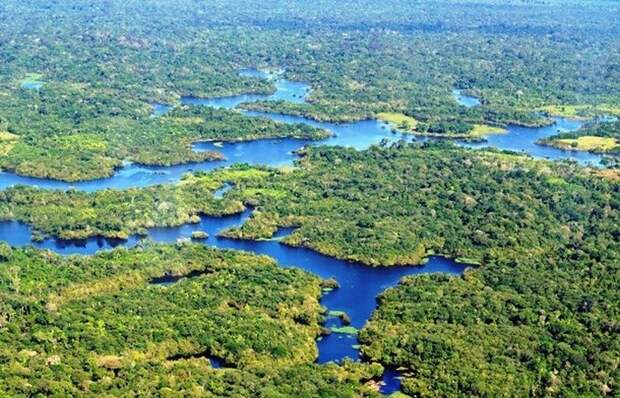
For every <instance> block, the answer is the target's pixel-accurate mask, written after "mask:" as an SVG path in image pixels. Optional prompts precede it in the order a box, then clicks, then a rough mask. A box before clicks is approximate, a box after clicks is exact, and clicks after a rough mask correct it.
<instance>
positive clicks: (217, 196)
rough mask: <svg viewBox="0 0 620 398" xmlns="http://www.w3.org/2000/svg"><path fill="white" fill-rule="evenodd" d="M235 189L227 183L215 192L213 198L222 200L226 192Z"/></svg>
mask: <svg viewBox="0 0 620 398" xmlns="http://www.w3.org/2000/svg"><path fill="white" fill-rule="evenodd" d="M232 188H233V185H232V184H229V183H225V184H224V185H222V186H221V187H220V188H218V189H217V190H216V191H215V192H213V197H214V198H215V199H222V198H223V197H224V195H225V194H226V192H228V191H230V190H231V189H232Z"/></svg>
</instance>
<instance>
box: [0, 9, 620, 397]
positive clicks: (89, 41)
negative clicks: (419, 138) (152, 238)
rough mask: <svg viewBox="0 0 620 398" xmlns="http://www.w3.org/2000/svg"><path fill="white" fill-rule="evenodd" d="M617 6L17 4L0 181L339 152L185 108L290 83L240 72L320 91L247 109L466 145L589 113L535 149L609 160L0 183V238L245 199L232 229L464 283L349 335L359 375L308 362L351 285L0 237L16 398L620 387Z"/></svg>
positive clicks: (408, 157) (189, 251) (215, 261)
mask: <svg viewBox="0 0 620 398" xmlns="http://www.w3.org/2000/svg"><path fill="white" fill-rule="evenodd" d="M619 16H620V3H619V2H618V1H615V0H598V1H595V0H540V1H539V0H505V1H500V0H385V1H382V2H378V1H376V0H342V1H336V0H318V1H314V2H309V1H300V0H292V1H287V2H282V1H279V0H261V1H258V0H232V1H231V0H210V1H199V0H176V1H169V0H101V1H91V0H3V1H1V2H0V26H1V29H0V168H1V169H2V170H7V171H11V172H15V173H17V174H20V175H28V176H36V177H43V178H53V179H59V180H64V181H81V180H91V179H97V178H101V177H106V176H110V175H112V174H113V173H114V172H115V170H116V169H118V168H119V167H122V166H123V165H124V164H126V163H127V162H135V163H140V164H145V165H159V166H171V165H177V164H183V163H191V162H202V161H218V160H221V159H222V156H223V155H222V154H221V153H218V152H216V151H206V152H200V151H194V150H193V144H194V143H196V142H200V141H239V140H255V139H263V138H303V139H310V140H319V139H323V138H326V137H327V136H328V134H329V132H327V131H324V130H321V129H317V128H313V127H310V126H308V125H304V124H285V123H280V122H276V121H272V120H270V119H267V118H263V117H250V116H247V115H245V114H244V113H242V112H241V111H238V110H226V109H212V108H209V107H206V106H191V105H183V104H182V101H181V98H182V97H184V96H194V97H205V98H211V97H217V96H229V95H238V94H244V93H254V94H271V93H273V92H274V91H275V90H276V80H275V78H269V79H266V78H260V77H252V76H249V75H244V74H242V73H241V74H240V70H242V69H244V68H255V69H259V70H263V71H270V72H275V71H277V73H275V74H274V76H276V75H277V76H278V78H283V79H288V80H290V81H298V82H304V83H307V84H308V86H309V87H310V91H309V93H308V97H307V101H306V102H304V103H297V102H295V103H293V102H286V101H269V100H265V101H258V102H252V103H245V104H241V105H240V108H241V109H250V110H262V111H270V112H280V113H284V114H290V115H302V116H306V117H309V118H312V119H315V120H321V121H333V122H349V121H357V120H364V119H375V118H376V119H380V120H383V121H385V122H388V123H390V124H391V125H392V126H393V127H395V128H396V129H397V130H400V131H401V132H410V133H411V132H415V133H417V134H419V135H427V136H439V137H445V138H453V139H456V138H458V139H480V138H481V137H482V136H484V135H485V134H490V133H493V134H495V133H498V134H499V133H502V131H503V129H502V128H503V127H505V126H506V125H507V124H518V125H522V126H540V125H547V124H550V123H552V117H553V116H565V117H569V118H580V119H582V120H584V121H585V124H584V128H582V129H580V130H578V131H575V132H570V133H559V134H557V135H555V136H552V137H549V138H547V139H545V140H543V141H540V142H539V143H541V144H545V145H552V146H555V147H559V148H563V149H570V150H584V151H592V152H597V153H604V154H605V160H604V163H605V164H606V165H608V166H610V167H608V168H594V167H584V166H580V165H579V164H577V163H575V162H571V161H557V162H551V161H547V160H535V159H533V158H531V157H528V156H524V155H523V154H517V153H510V152H502V151H498V150H492V149H484V150H473V149H466V148H462V147H458V146H456V145H454V144H452V143H450V142H445V141H436V142H427V143H413V144H412V143H407V142H405V141H404V140H403V141H400V142H397V143H394V144H388V143H387V140H384V143H382V144H381V145H376V146H371V147H370V148H369V149H367V150H364V151H357V150H354V149H352V148H342V147H326V146H319V147H314V146H311V147H307V148H304V149H302V150H300V151H299V155H300V157H299V158H298V160H297V161H296V163H295V165H294V166H293V167H288V166H287V167H283V168H277V169H276V168H269V167H263V166H250V165H247V164H235V165H232V166H230V167H227V168H220V169H217V170H214V171H211V172H200V173H195V174H187V175H185V176H184V177H183V178H182V179H181V180H180V181H179V182H177V183H173V184H172V183H171V184H166V185H157V186H150V187H145V188H130V189H124V190H114V189H102V190H96V191H94V192H82V191H76V190H73V189H71V190H67V191H62V190H46V189H41V188H38V187H34V186H12V187H9V188H7V189H5V190H2V191H0V221H5V220H18V221H21V222H24V223H27V224H28V225H29V226H31V229H32V232H33V239H34V240H43V239H45V238H48V237H60V238H64V239H85V238H89V237H98V236H103V237H108V238H120V239H128V238H129V237H130V236H131V235H134V234H137V235H143V236H147V235H148V229H149V228H152V227H174V226H180V225H183V224H187V223H197V222H199V221H200V217H201V216H202V215H210V216H224V215H231V214H238V213H241V212H243V211H246V210H248V209H251V210H252V215H251V216H250V217H249V218H248V219H247V221H245V223H244V224H243V225H240V226H238V227H234V228H232V229H229V230H226V231H223V232H221V235H222V237H226V238H229V239H247V240H261V239H272V238H274V235H275V234H276V232H277V231H278V230H279V229H281V228H286V227H290V228H292V231H293V232H291V234H290V235H288V236H286V237H284V238H280V237H278V238H277V239H278V241H279V242H281V243H282V244H286V245H290V246H296V247H306V248H309V249H312V250H315V251H317V252H320V253H322V254H325V255H328V256H332V257H335V258H338V259H343V260H349V261H355V262H359V263H362V264H363V265H367V266H368V267H394V266H396V265H419V264H423V263H424V262H425V261H426V259H427V258H428V257H429V256H432V255H443V256H447V257H451V258H454V259H456V260H457V261H459V262H463V263H466V264H469V265H470V266H469V268H467V270H466V271H465V273H464V274H463V275H462V276H460V277H448V276H446V275H438V274H435V275H418V276H415V277H413V276H412V277H406V278H404V279H402V280H401V281H400V283H399V284H398V285H397V286H395V287H393V288H390V289H388V290H386V291H384V292H383V293H382V294H381V295H380V296H379V297H378V302H377V304H378V307H377V310H376V311H375V312H374V314H373V315H372V317H371V319H370V320H369V321H368V322H367V324H366V325H365V326H364V327H363V328H361V329H360V330H359V333H358V334H357V336H358V339H359V348H360V352H361V354H362V356H363V359H362V360H361V361H351V360H344V361H342V362H341V363H327V364H320V365H319V364H317V363H316V359H317V357H318V346H317V339H319V338H320V337H321V336H322V335H323V334H324V333H327V332H328V330H327V329H326V328H325V324H324V322H325V321H326V319H327V317H328V316H329V315H328V314H326V309H325V308H324V307H323V306H322V305H321V302H320V300H321V295H322V291H323V290H322V289H324V288H326V287H329V288H332V287H334V285H336V284H337V282H336V281H335V280H321V279H320V278H319V277H317V276H315V275H312V274H310V273H308V272H305V271H303V270H300V269H295V268H283V267H280V266H279V265H278V264H277V263H276V262H275V261H274V260H273V259H271V258H269V257H266V256H258V255H254V254H251V253H245V252H238V251H229V250H217V249H213V248H208V247H206V246H205V245H201V244H197V243H188V242H184V241H179V242H178V243H177V244H169V245H159V244H154V243H152V242H149V241H148V239H145V240H143V241H140V242H139V243H138V244H137V246H136V247H135V248H133V249H125V248H117V249H114V250H110V251H104V252H99V253H96V254H94V255H92V256H68V257H62V256H59V255H57V254H54V253H53V252H51V251H44V250H36V249H34V248H32V247H26V248H12V247H10V246H9V245H7V244H6V243H2V242H0V396H11V397H12V396H18V397H31V396H32V397H43V396H59V397H65V396H88V397H90V396H92V397H95V396H97V397H99V396H162V397H188V396H189V397H203V396H207V397H254V396H256V397H260V398H284V397H301V398H314V397H322V398H332V397H346V398H353V397H379V396H380V394H379V393H378V392H377V391H376V390H377V383H376V382H377V380H378V378H379V377H380V375H381V374H382V373H383V370H384V369H385V368H394V369H398V370H399V371H400V372H401V374H402V375H403V382H402V391H403V393H406V394H408V396H410V397H461V396H482V397H501V396H509V397H512V396H514V397H527V396H531V397H549V396H551V397H595V396H618V395H619V394H620V370H619V369H618V366H619V364H620V363H619V358H620V338H618V336H620V290H619V288H618V287H619V286H620V167H618V166H620V156H618V155H619V154H620V144H619V143H620V130H619V129H620V122H619V121H617V120H616V121H611V122H610V120H612V119H610V118H609V117H610V116H614V115H615V116H620V40H619V38H620V23H619V21H620V17H619ZM454 90H457V91H459V92H462V93H463V94H466V95H468V96H472V97H475V98H476V99H478V100H479V102H480V103H479V104H478V105H475V106H471V107H468V106H465V105H461V104H459V102H458V101H457V98H456V97H455V95H454ZM157 104H167V106H169V107H170V109H169V110H168V111H167V112H165V113H162V114H158V113H157V112H154V106H156V105H157ZM515 137H516V135H515ZM516 138H518V137H516ZM137 184H138V182H137V183H136V185H137ZM229 185H230V187H231V188H230V190H226V191H225V192H224V193H223V194H222V195H218V194H216V192H217V191H218V190H219V189H220V188H222V187H228V186H229ZM220 193H221V191H220ZM209 232H210V231H209ZM203 234H204V233H203ZM194 237H195V238H196V240H199V239H198V238H200V237H203V238H204V236H201V234H200V231H195V235H194ZM228 243H230V242H228ZM273 245H274V246H276V245H277V243H275V242H274V243H273ZM346 269H347V270H349V268H346ZM355 269H356V272H357V271H358V269H357V267H355ZM360 269H364V270H370V271H373V272H374V271H377V272H391V271H399V270H400V269H396V268H391V269H386V268H382V269H376V270H375V269H372V270H371V269H370V268H363V267H360ZM352 272H353V271H352ZM343 286H344V285H343ZM355 286H359V287H358V289H359V294H360V295H363V294H366V292H365V290H364V286H363V284H360V285H355ZM341 292H342V291H341ZM341 292H340V293H341ZM330 309H331V310H333V314H336V313H339V310H340V309H339V308H331V307H330ZM341 320H342V321H343V324H342V325H343V327H344V328H347V327H348V328H351V329H354V328H353V327H352V326H346V323H348V322H344V321H345V320H351V319H350V318H349V315H347V313H344V312H342V317H341ZM355 320H356V321H357V320H358V319H355ZM355 326H356V327H357V326H358V325H355ZM337 327H338V326H336V327H335V328H337ZM332 337H333V336H332ZM340 337H343V336H340ZM343 338H344V337H343ZM323 341H324V342H326V341H328V340H327V339H325V340H323ZM346 348H347V349H350V348H351V347H346ZM220 365H221V366H220ZM397 396H401V395H397Z"/></svg>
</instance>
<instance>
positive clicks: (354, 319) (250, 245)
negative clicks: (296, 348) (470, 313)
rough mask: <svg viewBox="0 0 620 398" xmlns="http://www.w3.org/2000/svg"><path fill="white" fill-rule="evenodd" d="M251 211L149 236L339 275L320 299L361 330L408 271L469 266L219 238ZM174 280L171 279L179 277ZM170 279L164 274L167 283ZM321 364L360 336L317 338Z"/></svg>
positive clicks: (17, 242) (73, 247)
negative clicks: (194, 238) (410, 263)
mask: <svg viewBox="0 0 620 398" xmlns="http://www.w3.org/2000/svg"><path fill="white" fill-rule="evenodd" d="M251 212H252V210H250V209H248V210H246V211H244V212H243V213H240V214H236V215H233V216H228V217H221V218H220V217H209V216H203V217H202V219H201V221H200V222H199V223H197V224H186V225H183V226H180V227H175V228H152V229H150V230H149V231H148V238H149V239H150V240H152V241H154V242H160V243H174V242H178V241H184V240H187V239H189V238H190V237H191V235H192V232H193V231H205V232H207V233H208V234H209V238H208V239H205V240H203V241H201V242H202V243H204V244H206V245H208V246H210V247H216V248H222V249H235V250H244V251H248V252H252V253H256V254H264V255H268V256H270V257H273V258H274V259H276V260H277V261H278V263H279V264H280V265H281V266H283V267H297V268H301V269H304V270H306V271H308V272H311V273H314V274H316V275H319V276H320V277H322V278H325V279H327V278H334V279H336V280H337V281H338V283H339V284H340V287H339V288H338V289H335V290H333V291H331V292H329V293H326V294H325V295H324V297H323V298H322V300H321V303H322V304H323V305H324V306H325V307H326V308H328V309H329V310H339V311H344V312H346V313H347V314H348V315H349V317H350V318H351V326H354V327H356V328H358V329H359V328H361V327H363V326H364V324H365V322H366V321H367V320H368V318H369V317H370V315H371V314H372V312H373V311H374V309H375V307H376V299H375V298H376V297H377V295H378V294H379V293H381V292H382V291H383V290H385V289H387V288H389V287H392V286H394V285H396V284H397V283H398V281H399V280H400V278H402V277H403V276H406V275H416V274H420V273H430V272H444V273H448V274H453V275H458V274H461V273H462V272H463V270H464V269H465V266H464V265H462V264H457V263H455V262H454V261H452V260H449V259H446V258H442V257H431V258H430V259H429V262H428V263H427V264H425V265H423V266H414V267H406V266H399V267H387V268H372V267H368V266H366V265H363V264H359V263H353V262H347V261H343V260H338V259H335V258H333V257H329V256H325V255H322V254H320V253H317V252H315V251H313V250H310V249H306V248H296V247H290V246H287V245H285V244H282V243H280V241H279V240H278V239H274V240H267V241H246V240H234V239H226V238H220V237H218V236H217V234H218V232H220V231H222V230H226V229H229V228H231V227H234V226H238V225H241V224H242V223H243V222H245V221H246V220H247V218H248V217H249V216H250V215H251ZM293 231H294V228H287V229H281V230H280V231H279V233H278V234H277V235H278V236H277V237H280V238H281V237H283V236H286V235H288V234H290V233H292V232H293ZM0 237H2V238H3V239H4V240H6V241H7V242H8V243H9V244H10V245H12V246H25V245H33V246H35V247H37V248H40V249H49V250H52V251H54V252H57V253H60V254H63V255H68V254H84V255H86V254H93V253H95V252H96V251H98V250H101V249H110V248H113V247H117V246H121V245H122V246H125V247H133V246H135V245H137V244H138V243H139V242H140V237H138V236H132V237H130V238H129V240H127V241H119V240H108V239H103V238H92V239H87V240H83V241H63V240H59V239H48V240H46V241H44V242H31V233H30V228H29V227H28V226H27V225H25V224H23V223H19V222H0ZM169 279H171V280H170V281H169V282H172V281H173V279H174V277H171V278H169ZM166 281H167V278H165V277H163V279H162V282H163V283H165V282H166ZM333 325H336V326H340V325H341V323H340V319H338V318H329V319H328V320H327V323H326V326H327V327H331V326H333ZM317 344H318V347H319V358H318V360H317V361H318V362H319V363H325V362H328V361H337V360H341V359H343V358H344V357H350V358H353V359H358V358H359V352H358V350H357V349H356V348H354V347H353V346H354V345H357V344H358V341H357V337H356V336H355V335H346V334H339V333H332V334H331V335H329V336H324V337H323V338H322V339H320V341H318V343H317Z"/></svg>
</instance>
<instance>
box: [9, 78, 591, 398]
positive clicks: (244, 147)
mask: <svg viewBox="0 0 620 398" xmlns="http://www.w3.org/2000/svg"><path fill="white" fill-rule="evenodd" d="M240 75H241V76H244V77H252V78H264V79H276V75H272V74H268V73H266V72H260V71H255V70H251V69H247V70H242V71H240ZM275 84H276V88H277V90H276V92H275V93H274V94H272V95H268V96H267V95H251V94H248V95H240V96H231V97H220V98H211V99H203V98H195V97H184V98H182V103H183V104H187V105H200V106H212V107H215V108H234V107H236V106H237V105H239V104H240V103H242V102H252V101H259V100H284V101H289V102H296V103H302V102H304V101H305V100H306V98H307V96H308V93H309V91H310V88H309V87H308V86H307V85H306V84H303V83H296V82H290V81H286V80H282V79H280V80H277V81H275ZM33 88H34V89H36V87H33ZM458 100H459V103H462V104H463V105H464V106H476V105H478V104H479V101H478V100H477V99H475V98H473V97H467V96H463V95H460V93H459V97H458ZM169 109H171V106H169V105H165V104H153V117H158V116H161V115H164V114H165V113H166V112H168V110H169ZM243 112H244V113H245V114H246V115H248V116H260V117H268V118H270V119H273V120H276V121H280V122H283V123H306V124H309V125H312V126H315V127H318V128H323V129H327V130H329V131H331V132H332V133H333V136H332V137H330V138H328V139H325V140H322V141H319V142H317V141H309V140H297V139H267V140H257V141H249V142H237V143H224V144H223V145H221V146H219V145H215V144H214V143H211V142H202V143H196V144H195V145H194V149H195V150H197V151H204V150H214V151H219V152H222V153H223V154H224V156H225V158H226V160H223V161H214V162H201V163H196V164H189V165H178V166H172V167H146V166H140V165H136V164H131V163H127V164H125V165H124V166H123V167H122V168H120V169H119V170H117V171H116V173H115V174H114V176H112V177H110V178H105V179H100V180H95V181H88V182H80V183H75V184H71V183H65V182H61V181H54V180H47V179H38V178H31V177H22V176H18V175H15V174H13V173H0V189H3V188H6V187H8V186H11V185H16V184H22V185H31V186H39V187H43V188H48V189H68V188H75V189H79V190H84V191H95V190H100V189H106V188H115V189H125V188H129V187H143V186H148V185H154V184H165V183H171V182H174V181H178V180H179V179H180V178H181V177H182V176H183V175H184V174H185V173H187V172H191V171H206V170H211V169H214V168H217V167H223V166H227V165H231V164H235V163H249V164H256V165H258V164H261V165H270V166H281V165H288V164H291V163H292V162H293V161H294V160H295V159H296V157H297V156H296V155H295V154H294V151H296V150H298V149H300V148H302V147H303V146H306V145H341V146H347V147H353V148H356V149H360V150H361V149H365V148H368V147H369V146H370V145H373V144H377V143H379V142H381V141H382V140H385V141H387V142H395V141H398V140H401V139H402V140H407V141H411V140H415V138H414V137H412V136H411V135H403V134H400V133H396V132H395V131H392V129H391V128H390V127H389V125H388V124H386V123H383V122H381V121H377V120H363V121H358V122H353V123H341V124H339V123H326V122H318V121H315V120H311V119H308V118H305V117H301V116H291V115H282V114H274V113H266V112H256V111H243ZM580 126H581V123H580V122H577V121H571V120H567V119H561V118H558V119H555V124H554V125H553V126H547V127H542V128H525V127H518V126H508V128H507V129H508V133H507V134H506V135H491V136H489V137H488V139H487V141H486V142H484V143H476V144H472V143H460V144H461V145H464V146H467V147H474V148H478V147H487V146H490V147H496V148H500V149H508V150H513V151H517V152H524V153H528V154H530V155H532V156H536V157H540V158H548V159H553V160H559V159H572V160H575V161H578V162H580V163H582V164H598V163H599V162H600V159H601V158H600V156H598V155H594V154H589V153H585V152H573V151H562V150H559V149H555V148H551V147H546V146H540V145H537V144H535V142H536V141H537V140H539V139H541V138H545V137H548V136H549V135H552V134H556V133H557V132H558V131H572V130H575V129H578V128H579V127H580ZM418 139H424V138H418ZM229 189H230V186H227V185H224V186H222V187H221V188H220V189H219V190H218V191H217V192H216V197H222V196H223V195H225V194H226V192H227V191H228V190H229ZM250 214H251V210H247V211H245V212H243V213H241V214H237V215H233V216H228V217H222V218H214V217H207V216H204V217H202V219H201V221H200V222H199V223H197V224H191V225H183V226H181V227H177V228H153V229H151V230H149V231H148V238H149V239H151V240H153V241H155V242H166V243H170V242H177V241H178V240H187V239H189V238H190V237H191V234H192V232H193V231H204V232H207V233H208V234H209V238H208V239H206V240H203V241H202V242H203V243H204V244H206V245H208V246H211V247H217V248H227V249H236V250H245V251H249V252H253V253H257V254H265V255H269V256H271V257H273V258H275V259H276V260H277V261H278V263H279V264H280V265H282V266H284V267H299V268H302V269H304V270H306V271H309V272H312V273H314V274H317V275H319V276H321V277H323V278H335V279H336V280H337V281H338V282H339V283H340V288H339V289H336V290H334V291H332V292H329V293H326V294H325V295H324V297H323V298H322V304H323V305H324V306H325V307H326V308H328V309H330V310H339V311H344V312H346V313H347V314H348V315H349V317H350V318H351V326H353V327H355V328H358V329H359V328H361V327H363V325H364V323H365V322H366V321H367V320H368V318H369V317H370V315H371V314H372V312H373V310H374V309H375V306H376V301H375V300H376V296H377V295H378V294H379V293H381V292H382V291H383V290H385V289H386V288H389V287H391V286H394V285H395V284H397V283H398V281H399V280H400V278H402V277H403V276H406V275H415V274H420V273H430V272H443V273H448V274H451V275H459V274H461V273H462V272H463V271H464V268H465V266H464V265H461V264H457V263H455V262H453V261H451V260H449V259H445V258H442V257H432V258H430V259H429V262H428V263H427V264H425V265H423V266H420V267H389V268H371V267H368V266H365V265H362V264H358V263H351V262H346V261H342V260H337V259H334V258H331V257H328V256H324V255H321V254H319V253H317V252H315V251H312V250H309V249H305V248H293V247H289V246H286V245H284V244H282V243H281V242H280V240H281V239H282V238H283V237H285V236H287V235H288V234H291V233H294V228H285V229H281V230H279V231H278V232H277V233H276V235H275V236H274V238H275V239H272V240H268V241H241V240H231V239H225V238H219V237H217V233H218V232H220V231H222V230H225V229H228V228H230V227H233V226H237V225H240V224H242V223H243V222H244V221H245V220H246V219H247V218H248V217H249V216H250ZM0 238H1V239H3V240H6V241H7V242H8V243H9V244H11V245H13V246H25V245H33V246H35V247H38V248H41V249H49V250H52V251H54V252H57V253H60V254H63V255H67V254H93V253H95V252H96V251H98V250H101V249H111V248H114V247H117V246H125V247H133V246H136V245H137V244H139V242H140V241H141V239H142V238H143V237H139V236H132V237H130V238H129V239H128V240H126V241H121V240H113V239H104V238H93V239H87V240H83V241H63V240H60V239H48V240H45V241H43V242H34V243H33V242H31V232H30V228H29V227H28V226H27V225H25V224H22V223H19V222H10V221H9V222H0ZM164 279H165V278H164ZM163 281H164V282H163V283H166V280H163ZM172 282H174V280H171V281H170V283H172ZM325 326H326V327H332V326H342V325H341V320H340V319H339V318H333V317H331V318H328V319H327V321H326V325H325ZM317 344H318V347H319V358H318V362H319V363H324V362H328V361H333V360H341V359H342V358H344V357H350V358H353V359H358V358H359V352H358V350H357V349H356V348H355V346H356V345H357V344H358V340H357V337H356V335H346V334H340V333H332V334H331V335H329V336H324V337H323V338H321V339H320V341H318V343H317ZM217 365H218V364H215V363H214V366H217ZM398 375H399V374H398V372H396V371H394V370H390V369H388V370H386V372H385V375H384V380H383V381H384V383H385V384H384V385H383V386H382V389H381V391H382V392H384V393H391V392H393V391H397V390H398V389H399V388H400V380H399V379H398Z"/></svg>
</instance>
